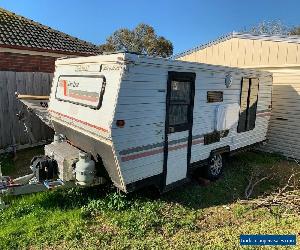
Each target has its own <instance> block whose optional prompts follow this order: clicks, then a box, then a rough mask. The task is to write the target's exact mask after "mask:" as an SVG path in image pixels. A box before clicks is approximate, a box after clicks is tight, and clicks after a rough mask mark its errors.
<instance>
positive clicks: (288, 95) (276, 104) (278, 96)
mask: <svg viewBox="0 0 300 250" xmlns="http://www.w3.org/2000/svg"><path fill="white" fill-rule="evenodd" d="M266 70H268V71H270V72H272V73H273V95H272V96H273V109H272V115H271V120H270V126H269V130H268V139H269V142H268V144H267V145H266V146H265V147H264V148H263V149H264V150H266V151H268V152H274V153H277V152H278V153H281V154H284V155H286V156H288V157H291V158H297V159H300V126H299V125H300V67H299V68H298V69H289V68H277V69H274V68H268V69H266Z"/></svg>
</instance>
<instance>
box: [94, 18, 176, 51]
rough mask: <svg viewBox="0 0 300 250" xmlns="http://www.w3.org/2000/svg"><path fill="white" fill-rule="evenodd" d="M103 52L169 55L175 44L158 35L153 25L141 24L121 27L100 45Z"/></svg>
mask: <svg viewBox="0 0 300 250" xmlns="http://www.w3.org/2000/svg"><path fill="white" fill-rule="evenodd" d="M99 48H100V51H102V52H112V51H120V50H125V51H130V52H136V53H139V54H147V55H151V56H161V57H169V56H171V55H172V54H173V44H172V42H171V41H169V40H167V39H166V38H164V37H163V36H158V35H157V34H156V33H155V30H154V28H153V27H151V26H150V25H147V24H143V23H142V24H139V25H138V26H137V27H135V28H134V29H133V30H129V29H124V28H122V29H119V30H117V31H115V32H114V33H113V34H112V35H111V36H109V37H108V38H107V39H106V43H105V44H102V45H100V46H99Z"/></svg>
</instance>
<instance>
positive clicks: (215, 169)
mask: <svg viewBox="0 0 300 250" xmlns="http://www.w3.org/2000/svg"><path fill="white" fill-rule="evenodd" d="M223 166H224V162H223V157H222V155H221V154H216V155H213V156H212V157H211V158H210V160H209V164H208V166H207V167H206V178H207V179H209V180H211V181H214V180H217V179H219V177H220V176H221V174H222V172H223Z"/></svg>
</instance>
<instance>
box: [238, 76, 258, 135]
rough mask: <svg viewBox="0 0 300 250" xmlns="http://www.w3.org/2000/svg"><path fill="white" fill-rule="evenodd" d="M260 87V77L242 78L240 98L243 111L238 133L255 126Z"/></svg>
mask: <svg viewBox="0 0 300 250" xmlns="http://www.w3.org/2000/svg"><path fill="white" fill-rule="evenodd" d="M258 89H259V81H258V78H243V79H242V90H241V99H240V106H241V111H240V118H239V124H238V130H237V132H238V133H241V132H245V131H249V130H252V129H254V128H255V121H256V109H257V99H258Z"/></svg>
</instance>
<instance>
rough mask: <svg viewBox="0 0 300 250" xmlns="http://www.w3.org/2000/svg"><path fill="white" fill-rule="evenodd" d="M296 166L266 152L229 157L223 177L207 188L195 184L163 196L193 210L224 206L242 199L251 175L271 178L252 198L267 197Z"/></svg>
mask: <svg viewBox="0 0 300 250" xmlns="http://www.w3.org/2000/svg"><path fill="white" fill-rule="evenodd" d="M295 166H296V164H294V163H293V162H288V161H286V160H284V159H283V158H282V157H280V156H277V155H272V154H267V153H257V152H246V153H241V154H238V155H236V156H234V157H230V158H229V160H228V163H227V165H226V168H225V170H224V173H223V176H222V177H221V178H220V179H219V180H217V181H215V182H212V183H210V184H209V185H208V186H204V187H203V186H199V185H198V183H197V182H196V181H193V182H192V183H190V184H187V185H185V186H184V187H179V188H177V189H176V190H173V191H171V192H169V193H166V194H164V195H163V196H162V199H163V200H165V201H166V202H176V203H180V204H182V205H184V206H188V207H190V208H193V209H198V208H205V207H212V206H218V205H227V204H230V203H233V202H235V201H236V200H239V199H245V189H246V187H247V185H248V183H249V178H250V176H251V174H252V173H260V176H261V177H260V178H262V177H264V176H268V175H271V177H270V178H268V179H266V180H265V181H263V182H261V183H260V184H259V185H257V186H256V187H255V189H254V192H253V194H252V195H251V198H256V197H258V196H262V195H268V194H269V193H271V192H274V191H276V190H278V188H279V187H282V186H284V185H285V184H286V182H287V179H288V178H289V176H290V175H291V174H292V173H293V169H294V168H295Z"/></svg>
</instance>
